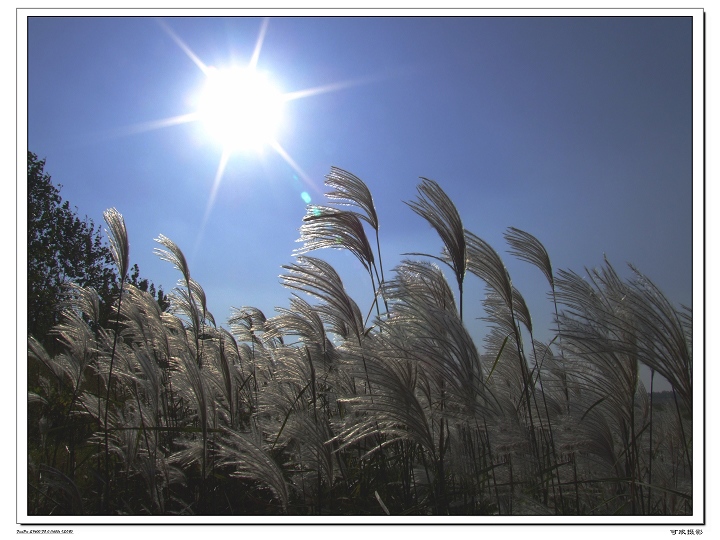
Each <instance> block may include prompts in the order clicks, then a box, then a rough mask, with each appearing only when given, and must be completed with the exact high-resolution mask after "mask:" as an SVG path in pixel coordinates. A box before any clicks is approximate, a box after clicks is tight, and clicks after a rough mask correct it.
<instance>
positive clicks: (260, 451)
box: [218, 430, 290, 512]
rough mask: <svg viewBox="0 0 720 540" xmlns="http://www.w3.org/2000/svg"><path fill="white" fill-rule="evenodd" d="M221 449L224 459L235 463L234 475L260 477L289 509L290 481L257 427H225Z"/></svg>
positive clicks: (232, 474) (283, 507)
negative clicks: (247, 429)
mask: <svg viewBox="0 0 720 540" xmlns="http://www.w3.org/2000/svg"><path fill="white" fill-rule="evenodd" d="M218 452H219V454H220V456H221V457H222V460H223V461H222V463H223V464H224V465H227V466H231V467H234V469H233V470H232V472H231V473H230V476H234V477H237V478H248V479H251V480H256V481H258V482H260V483H261V484H263V485H265V486H267V487H269V488H270V490H271V491H272V492H273V494H274V495H275V497H277V498H278V499H279V501H280V503H281V505H282V510H283V512H287V508H288V504H289V502H290V495H289V493H288V485H287V482H286V481H285V478H284V475H283V471H282V469H281V468H280V466H279V465H278V464H277V462H276V461H275V460H274V459H273V457H272V456H271V455H270V453H269V452H268V451H267V449H266V445H265V443H263V441H262V438H261V435H260V433H259V432H257V431H252V432H250V433H238V432H235V431H231V430H225V431H224V433H223V437H222V439H221V442H220V443H219V445H218Z"/></svg>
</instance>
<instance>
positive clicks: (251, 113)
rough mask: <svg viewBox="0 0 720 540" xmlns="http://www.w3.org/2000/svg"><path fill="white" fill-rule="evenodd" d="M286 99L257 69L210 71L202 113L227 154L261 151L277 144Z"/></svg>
mask: <svg viewBox="0 0 720 540" xmlns="http://www.w3.org/2000/svg"><path fill="white" fill-rule="evenodd" d="M284 101H285V100H284V98H283V96H282V94H281V93H280V92H278V90H277V89H276V88H275V87H274V86H273V85H272V84H271V83H270V82H269V81H268V80H267V78H266V77H265V76H263V75H262V74H261V73H258V72H257V71H255V70H254V69H250V68H243V67H232V68H228V69H216V68H212V67H211V68H208V70H207V82H206V83H205V86H204V88H203V90H202V93H201V96H200V106H199V114H200V118H201V120H202V123H203V124H204V125H205V128H206V129H207V130H208V132H209V133H210V134H211V135H212V137H213V138H215V139H216V140H217V141H218V142H219V143H220V144H222V145H223V147H224V148H225V150H226V151H237V150H245V149H255V150H259V149H261V148H262V147H264V146H265V145H267V144H271V143H272V142H273V141H275V138H276V134H277V130H278V128H279V126H280V123H281V121H282V112H283V103H284Z"/></svg>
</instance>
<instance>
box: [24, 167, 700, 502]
mask: <svg viewBox="0 0 720 540" xmlns="http://www.w3.org/2000/svg"><path fill="white" fill-rule="evenodd" d="M33 160H34V161H33V162H34V163H35V164H37V163H38V162H37V160H36V158H34V157H33ZM33 170H34V171H36V170H37V167H35V169H33ZM40 171H42V167H40ZM30 174H31V167H30V164H29V169H28V176H29V177H30ZM33 174H38V173H36V172H34V173H33ZM29 181H30V179H29ZM326 185H327V187H328V189H329V193H328V194H327V197H328V199H329V201H330V202H329V204H328V205H327V206H309V207H308V212H307V215H306V217H305V218H304V220H303V223H302V226H301V228H300V235H301V240H302V241H303V246H302V248H301V249H299V250H298V252H297V253H296V254H295V255H296V257H295V261H294V262H293V263H292V264H289V265H287V266H285V267H284V274H283V276H282V277H281V279H282V283H283V285H284V286H285V287H287V288H288V289H289V290H290V291H291V297H290V300H289V305H288V307H286V308H278V309H277V314H276V315H275V316H273V317H270V318H267V317H266V316H265V314H263V313H262V312H261V311H260V310H258V309H256V308H252V307H243V308H240V309H236V310H234V313H233V314H232V316H231V317H230V319H229V320H228V328H227V329H226V328H223V327H220V326H218V325H216V322H215V320H214V318H213V316H212V314H211V313H210V311H209V310H208V306H207V305H206V299H205V295H204V292H203V289H202V287H201V286H200V284H199V283H197V282H196V281H194V280H193V279H192V277H191V275H190V269H189V268H188V265H187V263H186V261H185V258H184V256H183V254H182V252H181V250H180V249H179V248H178V246H176V245H175V244H174V243H173V242H172V241H171V240H169V239H168V238H166V237H164V236H160V237H159V238H158V239H157V241H158V243H159V244H160V247H159V248H158V249H157V254H158V255H159V256H160V257H161V258H162V259H164V260H166V261H168V262H169V263H171V264H173V265H174V266H175V268H176V269H177V270H178V272H179V274H180V279H179V282H178V284H177V287H176V288H175V289H174V290H173V292H172V293H171V294H170V295H169V303H170V309H169V311H166V310H164V309H163V306H162V305H160V304H158V301H157V298H155V297H153V295H152V294H150V293H149V292H148V290H149V288H147V287H146V289H148V290H142V286H140V285H139V283H138V282H137V279H135V280H133V279H132V278H131V279H128V273H129V264H130V262H129V258H128V255H129V248H128V239H127V234H126V231H125V226H124V222H123V219H122V216H121V215H120V214H119V213H118V212H117V211H115V210H114V209H111V210H108V211H107V212H106V214H105V218H106V221H107V224H108V229H109V241H110V246H109V252H110V256H111V257H112V260H113V262H114V264H115V268H114V270H113V272H114V273H113V274H112V275H111V274H110V273H103V272H101V273H100V274H99V276H101V278H100V279H99V281H97V282H96V281H91V280H85V281H83V275H82V274H77V273H76V274H69V273H68V274H66V276H63V279H58V280H56V281H53V283H57V284H58V285H59V284H60V283H62V284H63V286H64V287H65V288H64V292H63V302H62V317H61V318H60V319H55V318H54V315H53V316H47V317H44V318H42V320H43V321H46V320H47V322H46V323H43V324H46V326H42V325H39V326H31V328H35V329H36V330H35V331H31V332H29V333H30V334H31V335H29V337H28V361H29V364H30V366H31V369H30V372H31V374H32V375H31V376H32V380H30V381H29V393H28V419H29V420H28V421H29V424H30V425H29V427H30V440H29V441H28V443H29V444H28V465H27V467H28V500H27V504H28V513H30V514H41V515H56V514H96V515H97V514H129V515H133V514H201V515H207V514H233V515H242V514H246V515H247V514H263V515H265V514H294V515H326V514H345V515H351V514H352V515H364V514H381V515H384V514H391V515H418V516H420V515H428V514H438V515H447V514H456V515H457V514H465V515H467V514H473V515H475V514H500V515H525V514H548V515H578V514H580V515H612V514H623V515H627V514H630V515H638V514H651V515H652V514H679V515H683V514H691V513H692V467H693V462H692V434H693V426H692V422H691V419H692V381H693V378H692V315H691V312H690V310H689V309H687V308H684V307H682V308H676V307H674V306H672V305H671V304H670V303H669V302H668V300H667V299H666V298H665V297H664V296H663V294H662V293H661V292H660V291H659V290H658V289H657V288H656V287H655V286H654V285H653V284H652V283H651V282H650V280H648V279H647V278H646V277H645V276H644V275H643V274H641V273H640V272H639V271H637V270H635V269H634V268H632V278H631V279H629V280H624V279H621V278H620V277H619V275H618V274H617V273H616V271H615V270H614V269H613V267H612V266H611V265H610V263H608V262H606V263H605V265H604V266H603V267H602V268H599V269H595V270H590V271H587V272H586V275H585V276H581V275H579V274H577V273H574V272H571V271H563V270H555V269H554V268H552V266H551V263H550V258H549V256H548V254H547V252H546V251H545V248H544V247H543V246H542V244H541V243H540V242H539V241H538V240H537V239H536V238H535V237H533V236H532V235H530V234H528V233H526V232H524V231H521V230H518V229H514V228H510V229H508V230H507V233H506V240H507V242H508V244H509V246H510V252H511V254H512V255H514V256H515V257H518V258H520V259H522V260H523V261H526V262H527V263H529V264H532V265H534V266H535V267H537V269H538V270H539V271H540V272H542V274H543V275H544V276H545V277H546V278H547V284H548V285H547V286H548V298H549V309H550V310H551V311H552V313H553V314H554V316H555V322H554V327H553V329H551V330H552V338H551V339H550V340H549V341H547V342H542V341H539V340H537V339H535V337H534V336H535V334H534V332H535V330H536V329H535V328H533V325H532V319H531V317H530V313H529V310H528V307H527V305H526V304H525V301H524V299H523V297H522V295H521V293H520V291H518V290H517V289H516V288H515V287H514V286H513V284H512V281H511V280H510V276H509V275H508V273H507V270H506V268H505V266H504V264H503V262H502V260H501V258H500V256H499V255H498V253H497V252H496V251H495V250H494V249H493V248H492V247H491V246H489V245H488V244H487V243H486V242H484V241H483V240H482V239H480V238H479V237H477V236H476V235H474V234H473V233H471V232H470V231H467V230H465V229H464V228H463V224H462V221H461V219H460V216H459V215H458V213H457V211H456V209H455V206H454V205H453V203H452V202H451V200H450V199H449V198H448V197H447V196H446V194H445V193H444V192H443V191H442V189H441V188H440V186H439V185H438V184H437V183H435V182H433V181H431V180H427V179H422V182H421V183H420V185H419V187H418V194H417V197H416V198H415V200H413V201H412V202H410V203H408V204H409V206H410V208H411V209H412V210H413V211H415V212H416V213H417V214H418V215H419V216H420V217H422V218H423V219H425V220H427V221H428V222H429V223H430V224H431V226H432V227H433V228H434V229H435V231H437V233H438V234H439V236H440V237H441V239H442V241H443V244H444V246H445V247H444V249H443V251H442V253H439V254H408V257H411V258H408V259H406V260H404V261H403V262H402V263H401V264H400V265H399V266H398V267H396V268H395V269H394V270H393V271H392V272H388V271H386V269H384V268H383V266H382V258H381V253H380V239H379V235H378V230H379V220H378V216H377V215H376V212H375V206H374V203H373V200H372V197H371V195H370V192H369V191H368V189H367V187H366V186H365V184H364V183H363V182H362V181H360V179H358V178H357V177H355V176H353V175H352V174H350V173H348V172H345V171H343V170H341V169H337V168H333V169H332V170H331V172H330V174H329V175H328V176H327V180H326ZM56 206H57V205H56ZM61 208H63V207H61ZM30 215H31V218H30V219H35V217H34V216H35V215H36V214H34V213H33V214H30ZM86 230H88V231H90V233H89V235H87V238H89V240H88V241H89V242H90V245H91V246H94V245H96V244H95V239H96V238H98V237H96V236H94V235H95V233H94V229H93V228H92V226H91V225H89V226H86ZM368 233H369V234H368ZM32 240H33V239H32V238H29V242H31V241H32ZM90 240H92V241H90ZM99 242H100V240H99V238H98V244H97V245H99ZM325 247H332V248H338V249H346V250H349V251H350V252H351V253H353V254H354V255H355V256H356V257H357V258H358V260H359V261H360V262H361V263H362V265H363V267H364V268H365V270H366V271H367V272H368V274H369V275H370V278H371V282H372V290H368V295H371V296H369V298H372V299H374V301H373V303H372V308H371V311H370V312H369V313H362V312H361V311H360V308H359V307H358V304H356V303H355V301H354V300H353V299H352V298H350V297H349V296H348V295H347V293H346V291H345V289H344V287H343V283H342V281H341V278H340V276H339V275H338V274H337V273H336V271H335V270H334V269H333V268H332V267H331V266H330V265H329V264H328V263H326V262H325V261H323V260H322V259H318V258H315V257H313V256H310V255H308V253H309V252H311V251H314V250H317V249H320V248H325ZM103 253H104V256H105V257H107V253H106V252H103ZM104 260H106V259H104ZM103 268H106V267H105V266H103ZM443 269H444V270H445V273H447V275H448V276H449V279H446V277H445V273H444V272H443ZM29 271H30V269H29ZM468 278H469V279H468ZM51 281H52V280H51ZM69 281H74V282H75V284H72V283H69ZM483 286H484V287H485V290H484V294H479V293H480V292H481V291H482V287H483ZM40 289H41V291H40V292H43V291H42V287H40ZM30 294H33V293H32V291H29V295H30ZM49 294H55V295H57V294H59V289H53V290H51V292H50V293H49ZM158 296H160V299H161V300H162V299H164V298H165V297H164V296H163V295H162V294H159V295H158ZM479 298H481V299H482V302H483V305H484V307H485V314H486V316H485V318H484V323H485V324H486V325H487V327H488V330H489V331H488V334H487V337H486V338H485V340H484V342H483V343H475V342H474V341H473V340H472V338H471V337H470V334H469V333H468V330H467V327H466V321H464V320H463V304H464V303H467V302H468V301H478V299H479ZM29 305H30V302H29ZM33 305H34V304H33ZM28 316H29V318H30V317H32V316H35V315H33V312H32V310H29V315H28ZM33 324H35V323H33ZM51 325H52V326H53V330H52V331H50V332H47V331H46V330H44V329H46V328H47V329H49V326H51ZM38 329H39V330H38ZM36 332H37V333H36ZM50 348H52V349H53V351H54V352H50ZM640 365H645V366H647V367H649V368H650V370H651V372H652V374H653V375H652V379H651V380H653V381H655V380H656V379H655V377H656V376H662V377H663V378H664V379H666V380H667V381H668V382H669V383H670V385H671V387H672V391H671V392H670V393H669V394H667V395H666V396H665V398H664V399H663V403H662V404H657V403H654V400H655V399H656V397H655V396H656V395H657V394H656V393H653V391H652V390H653V389H652V383H651V388H650V389H646V388H645V386H644V385H643V383H642V381H641V379H640V377H639V366H640Z"/></svg>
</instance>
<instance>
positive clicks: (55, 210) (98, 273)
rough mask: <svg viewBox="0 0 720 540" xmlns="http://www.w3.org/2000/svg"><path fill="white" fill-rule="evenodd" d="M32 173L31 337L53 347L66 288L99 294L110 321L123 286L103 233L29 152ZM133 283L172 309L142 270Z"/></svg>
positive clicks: (135, 271) (132, 277)
mask: <svg viewBox="0 0 720 540" xmlns="http://www.w3.org/2000/svg"><path fill="white" fill-rule="evenodd" d="M27 167H28V169H27V181H28V231H27V234H28V291H27V308H28V335H33V336H35V338H36V339H38V340H39V341H40V342H41V343H42V344H43V345H45V346H46V347H48V346H51V340H49V339H48V335H49V331H50V329H51V328H52V327H53V326H54V325H55V324H56V323H57V322H58V317H59V309H58V308H59V303H60V300H61V298H62V294H63V288H64V284H66V283H67V282H74V283H77V284H78V285H80V286H82V287H92V288H94V289H95V290H96V291H97V292H98V295H99V296H100V299H101V301H102V306H101V309H102V313H103V315H104V318H105V319H107V317H108V316H109V312H110V306H111V305H112V302H113V299H114V298H115V297H116V295H117V293H118V290H119V287H118V285H119V284H118V277H117V274H116V272H115V269H114V267H113V265H112V256H111V254H110V250H109V249H108V247H107V245H106V244H105V243H104V241H103V237H102V234H101V229H100V227H99V226H98V227H96V226H95V224H94V223H93V221H92V220H91V219H89V218H87V217H85V219H80V218H79V217H78V215H77V209H76V208H75V209H73V208H71V207H70V203H69V202H68V201H63V199H62V197H61V196H60V189H61V188H62V185H57V186H55V185H54V184H53V183H52V179H51V177H50V175H49V174H47V173H46V172H45V170H44V168H45V160H44V159H43V160H41V159H39V158H38V157H37V155H35V154H34V153H32V152H28V163H27ZM128 280H129V282H130V283H132V284H133V285H135V286H136V287H138V288H140V289H141V290H144V291H147V292H149V293H150V294H152V295H153V296H154V297H155V298H156V299H157V300H158V301H159V302H160V305H161V306H162V307H163V309H166V308H167V306H168V302H167V297H166V296H165V294H164V293H163V290H162V288H159V289H157V290H156V288H155V285H154V284H153V283H151V282H150V281H149V280H147V279H141V278H140V270H139V268H138V266H137V265H134V266H133V268H132V270H131V272H130V276H129V278H128ZM51 348H52V347H51Z"/></svg>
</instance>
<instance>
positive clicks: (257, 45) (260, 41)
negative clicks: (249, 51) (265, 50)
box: [248, 17, 270, 69]
mask: <svg viewBox="0 0 720 540" xmlns="http://www.w3.org/2000/svg"><path fill="white" fill-rule="evenodd" d="M269 22H270V19H269V18H268V17H265V18H264V19H263V23H262V26H261V27H260V34H259V35H258V38H257V41H256V42H255V50H253V55H252V58H250V63H249V64H248V67H249V68H250V69H255V66H257V62H258V58H260V49H262V44H263V41H265V33H266V32H267V27H268V23H269Z"/></svg>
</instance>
